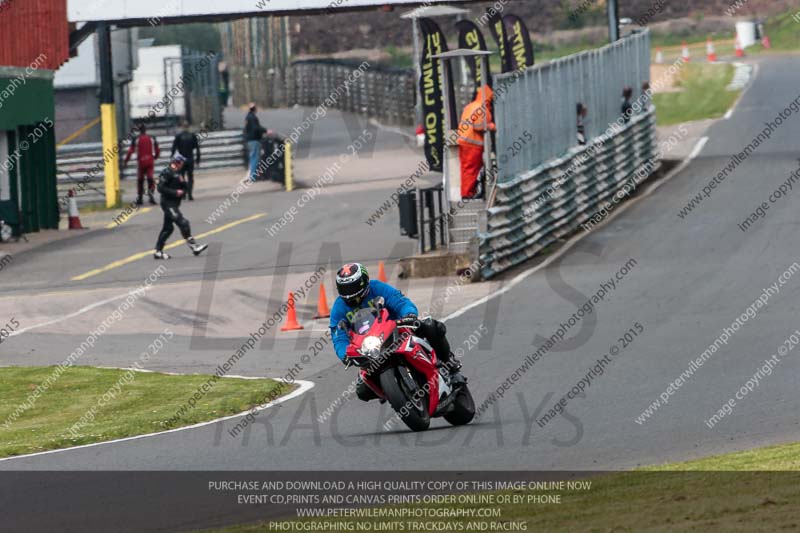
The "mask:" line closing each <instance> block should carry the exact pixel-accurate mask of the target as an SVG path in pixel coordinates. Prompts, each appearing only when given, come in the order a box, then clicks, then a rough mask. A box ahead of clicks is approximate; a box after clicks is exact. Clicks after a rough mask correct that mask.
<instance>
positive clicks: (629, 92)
mask: <svg viewBox="0 0 800 533" xmlns="http://www.w3.org/2000/svg"><path fill="white" fill-rule="evenodd" d="M631 98H633V89H631V88H630V87H625V88H624V89H623V90H622V120H624V121H625V123H626V124H627V123H628V122H630V121H631V115H633V105H632V104H631Z"/></svg>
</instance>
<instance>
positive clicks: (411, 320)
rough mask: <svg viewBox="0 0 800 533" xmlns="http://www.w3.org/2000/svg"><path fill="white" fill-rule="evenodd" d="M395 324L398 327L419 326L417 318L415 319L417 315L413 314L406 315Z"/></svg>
mask: <svg viewBox="0 0 800 533" xmlns="http://www.w3.org/2000/svg"><path fill="white" fill-rule="evenodd" d="M397 323H398V325H401V326H413V327H418V326H419V317H417V315H415V314H413V313H412V314H408V315H406V316H404V317H403V318H401V319H400V320H398V321H397Z"/></svg>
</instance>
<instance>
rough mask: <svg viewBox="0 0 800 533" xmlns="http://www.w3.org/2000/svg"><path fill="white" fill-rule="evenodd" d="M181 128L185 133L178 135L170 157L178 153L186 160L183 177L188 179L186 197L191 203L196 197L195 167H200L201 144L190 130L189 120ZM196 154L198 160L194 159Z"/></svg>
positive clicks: (173, 142) (182, 171)
mask: <svg viewBox="0 0 800 533" xmlns="http://www.w3.org/2000/svg"><path fill="white" fill-rule="evenodd" d="M181 127H182V128H183V131H181V132H180V133H179V134H177V135H176V136H175V140H174V141H172V152H171V153H170V157H173V156H175V152H176V151H177V152H178V153H179V154H181V155H182V156H183V157H184V158H185V159H186V161H185V162H184V164H183V167H182V169H181V176H183V177H188V180H187V183H186V184H187V189H186V197H187V198H188V199H189V200H190V201H193V200H194V196H193V195H192V193H193V191H194V168H195V165H196V166H197V167H200V142H199V141H198V140H197V135H196V134H195V133H193V132H192V131H191V130H190V129H189V121H188V120H184V121H183V123H182V124H181ZM195 152H196V153H197V158H195V157H194V154H195Z"/></svg>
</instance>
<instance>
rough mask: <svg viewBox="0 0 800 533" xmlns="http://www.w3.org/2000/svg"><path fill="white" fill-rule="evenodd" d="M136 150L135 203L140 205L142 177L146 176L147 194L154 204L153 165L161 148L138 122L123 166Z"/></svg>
mask: <svg viewBox="0 0 800 533" xmlns="http://www.w3.org/2000/svg"><path fill="white" fill-rule="evenodd" d="M134 151H136V192H137V193H138V196H137V197H136V205H142V196H143V195H144V178H145V176H147V196H148V197H149V198H150V205H156V201H155V199H154V198H153V192H155V190H156V184H155V181H154V180H153V167H154V165H155V161H156V159H158V157H159V156H160V155H161V149H160V148H159V147H158V141H157V140H156V138H155V137H151V136H150V135H148V134H147V128H145V125H144V124H139V135H138V136H137V137H134V138H133V141H132V142H131V147H130V148H128V153H127V154H126V155H125V162H124V163H123V165H122V166H123V167H127V166H128V161H130V159H131V155H133V152H134Z"/></svg>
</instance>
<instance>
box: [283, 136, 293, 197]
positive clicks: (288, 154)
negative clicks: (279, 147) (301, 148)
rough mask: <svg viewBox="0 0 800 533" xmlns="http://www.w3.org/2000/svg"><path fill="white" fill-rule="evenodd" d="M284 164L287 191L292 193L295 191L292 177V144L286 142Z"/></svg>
mask: <svg viewBox="0 0 800 533" xmlns="http://www.w3.org/2000/svg"><path fill="white" fill-rule="evenodd" d="M283 163H284V165H283V172H284V178H285V182H286V190H287V191H291V190H293V189H294V177H293V176H292V143H290V142H289V141H285V142H284V150H283Z"/></svg>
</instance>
